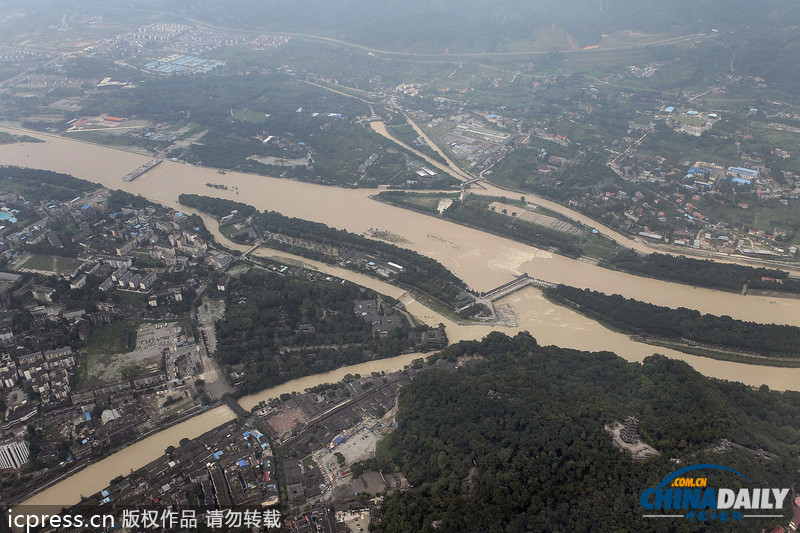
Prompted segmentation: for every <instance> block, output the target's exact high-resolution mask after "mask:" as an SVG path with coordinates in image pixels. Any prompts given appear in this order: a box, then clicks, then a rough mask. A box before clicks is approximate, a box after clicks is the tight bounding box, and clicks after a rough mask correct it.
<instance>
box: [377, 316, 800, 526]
mask: <svg viewBox="0 0 800 533" xmlns="http://www.w3.org/2000/svg"><path fill="white" fill-rule="evenodd" d="M461 356H481V357H482V358H484V360H483V361H481V362H479V363H477V364H475V365H474V366H472V367H467V368H462V369H460V370H457V371H454V372H447V371H443V370H433V371H430V372H426V373H422V374H420V375H419V376H418V377H416V378H415V380H414V382H413V383H412V384H411V385H410V386H408V387H406V388H405V389H404V390H403V392H402V394H401V396H400V407H399V412H398V415H397V422H398V429H397V430H396V431H395V432H394V433H392V434H391V435H390V436H389V437H388V438H387V439H386V440H385V441H384V442H383V443H382V444H381V445H380V446H379V450H378V454H379V462H380V463H381V464H386V462H385V461H387V460H388V461H391V463H390V464H391V465H392V466H394V467H397V468H399V469H400V470H402V472H403V473H404V474H405V475H406V477H407V478H408V481H409V483H411V485H412V486H413V487H414V488H413V489H411V490H409V491H407V492H405V493H402V494H398V495H395V496H392V497H389V498H388V499H387V501H386V502H385V505H384V506H383V510H384V516H383V522H382V525H381V530H383V531H387V532H415V533H417V532H420V531H432V530H433V528H432V526H431V523H432V522H435V521H438V524H437V527H436V531H636V532H641V531H700V530H706V529H705V528H701V529H698V525H697V524H696V523H695V524H694V526H692V525H691V524H690V522H689V521H688V520H683V519H681V520H659V521H652V520H650V521H647V520H646V519H643V518H642V514H644V511H643V509H642V508H641V506H640V503H639V497H640V494H641V492H642V491H643V490H644V489H645V488H647V487H655V486H656V485H657V483H658V482H659V481H660V480H661V479H662V478H664V477H665V476H666V475H668V474H669V473H672V472H673V471H675V470H676V469H677V468H678V466H677V465H676V464H675V463H674V462H671V461H670V459H671V458H676V459H680V460H681V461H682V463H681V466H686V465H690V464H702V463H716V464H721V465H725V466H728V467H730V468H733V469H736V470H738V471H739V472H742V473H743V474H744V475H746V476H747V477H749V478H750V479H751V480H752V481H753V486H761V487H766V486H771V487H788V486H790V485H791V484H792V482H793V481H795V479H796V472H797V470H798V466H800V462H799V461H798V459H797V453H796V450H797V442H800V440H798V439H800V431H799V430H798V428H800V410H798V409H797V405H798V402H799V401H800V394H797V393H778V392H772V391H769V390H767V389H766V387H764V388H762V389H760V390H753V389H751V388H749V387H746V386H744V385H741V384H733V383H727V382H719V381H715V380H712V379H708V378H705V377H703V376H702V375H700V374H699V373H697V372H695V371H694V370H692V369H691V368H690V367H689V366H688V365H687V364H686V363H683V362H679V361H674V360H670V359H667V358H665V357H662V356H653V357H650V358H648V359H647V360H646V361H645V362H644V364H638V363H628V362H626V361H624V360H623V359H621V358H619V357H617V356H615V355H613V354H611V353H608V352H601V353H586V352H579V351H574V350H566V349H561V348H557V347H552V346H551V347H541V346H538V345H537V343H536V341H535V339H533V338H532V337H531V336H530V335H529V334H526V333H521V334H518V335H517V336H516V337H514V338H509V337H507V336H505V335H503V334H500V333H496V332H495V333H491V334H490V335H489V336H488V337H486V338H485V339H484V340H483V341H480V342H478V341H470V342H461V343H459V344H456V345H453V346H451V347H449V348H447V349H445V350H444V351H443V352H441V354H440V355H439V357H442V358H445V359H449V360H456V359H457V358H459V357H461ZM628 416H635V417H637V418H638V419H639V420H640V421H641V424H640V432H641V433H642V435H643V437H644V440H645V442H647V443H648V444H650V445H652V446H654V447H655V448H656V449H657V450H659V451H660V452H661V455H660V456H657V457H653V458H651V459H649V460H647V461H633V460H632V459H631V458H630V456H629V455H627V452H622V451H620V450H619V449H617V448H615V447H614V446H613V445H612V440H611V436H610V435H609V433H607V432H606V430H605V429H604V426H605V424H608V423H611V422H613V421H615V420H619V421H622V420H624V419H625V418H626V417H628ZM720 439H728V440H729V441H731V442H733V443H735V444H734V445H733V446H730V447H729V449H728V450H727V451H724V452H722V453H715V452H714V451H713V450H712V447H713V446H715V445H717V444H719V443H720ZM758 450H763V451H766V452H768V453H769V454H774V455H769V456H768V457H769V458H770V459H763V458H762V459H758V458H757V456H756V451H758ZM473 466H474V467H476V468H473V470H472V473H473V478H472V485H473V486H472V488H471V489H469V488H468V484H467V483H466V482H464V480H465V479H466V478H467V476H468V475H469V474H470V468H471V467H473ZM712 483H713V484H715V486H718V487H719V486H730V487H738V486H739V485H737V484H736V480H735V479H733V478H727V477H723V476H718V475H717V474H711V475H709V484H712ZM726 484H727V485H726ZM784 514H787V513H784ZM781 522H784V521H783V520H781ZM784 523H785V522H784ZM726 525H727V526H728V527H730V524H726ZM737 525H739V526H741V527H742V530H747V531H758V530H760V529H761V528H762V527H765V526H767V525H770V523H769V522H759V521H758V520H754V519H748V522H747V524H737ZM722 526H723V524H721V523H715V524H710V525H709V527H708V530H721V529H724V528H723V527H722Z"/></svg>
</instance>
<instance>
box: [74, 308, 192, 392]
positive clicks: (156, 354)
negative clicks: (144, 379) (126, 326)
mask: <svg viewBox="0 0 800 533" xmlns="http://www.w3.org/2000/svg"><path fill="white" fill-rule="evenodd" d="M112 325H113V326H118V325H120V324H119V323H115V324H112ZM176 326H177V324H175V323H174V322H173V323H164V322H160V323H156V324H153V323H143V324H140V325H139V326H138V328H137V330H136V348H134V350H133V351H131V352H127V353H124V352H121V350H120V349H119V346H118V345H116V346H114V345H113V344H109V345H108V346H106V347H103V346H100V347H98V348H97V349H96V350H94V351H90V353H89V355H88V364H89V369H88V376H87V377H88V381H89V383H97V382H100V383H110V382H113V381H117V380H119V379H122V378H123V377H131V376H132V375H137V374H144V373H147V372H151V371H154V370H157V369H158V368H159V365H160V364H161V353H162V351H163V350H165V349H166V350H169V349H170V348H171V347H173V346H175V343H176V340H177V337H178V335H179V334H178V332H177V328H176ZM111 340H114V339H111ZM111 346H114V349H111ZM104 348H105V349H104ZM123 371H124V372H123ZM123 373H124V374H125V375H124V376H123Z"/></svg>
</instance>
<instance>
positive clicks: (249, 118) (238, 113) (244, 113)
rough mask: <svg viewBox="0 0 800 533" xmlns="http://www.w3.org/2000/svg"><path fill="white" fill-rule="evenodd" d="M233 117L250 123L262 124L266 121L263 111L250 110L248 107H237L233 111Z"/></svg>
mask: <svg viewBox="0 0 800 533" xmlns="http://www.w3.org/2000/svg"><path fill="white" fill-rule="evenodd" d="M233 119H234V120H241V121H242V122H250V123H252V124H263V123H264V122H266V121H267V117H266V115H265V114H264V113H260V112H258V111H251V110H249V109H237V110H234V111H233Z"/></svg>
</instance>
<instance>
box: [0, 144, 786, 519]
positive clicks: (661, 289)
mask: <svg viewBox="0 0 800 533" xmlns="http://www.w3.org/2000/svg"><path fill="white" fill-rule="evenodd" d="M25 133H27V134H30V133H29V132H25ZM41 138H43V139H45V140H46V142H45V143H36V144H29V143H17V144H8V145H2V146H0V164H6V165H19V166H27V167H34V168H43V169H48V170H54V171H58V172H65V173H68V174H72V175H74V176H76V177H79V178H83V179H88V180H91V181H95V182H98V183H101V184H103V185H105V186H106V187H109V188H118V189H123V190H126V191H128V192H131V193H133V194H141V195H142V196H145V197H147V198H149V199H151V200H154V201H157V202H160V203H162V204H165V205H167V206H170V207H175V208H177V209H184V210H185V208H182V207H181V206H179V205H178V203H177V197H178V195H179V194H180V193H183V192H186V193H196V194H202V195H208V196H219V197H223V198H229V199H231V200H237V201H242V202H245V203H248V204H251V205H254V206H255V207H257V208H259V209H262V210H263V209H272V210H276V211H280V212H281V213H283V214H285V215H288V216H296V217H300V218H304V219H308V220H314V221H318V222H323V223H326V224H328V225H331V226H334V227H337V228H344V229H347V230H349V231H352V232H355V233H363V232H366V231H367V230H369V229H372V228H374V229H379V230H386V231H390V232H392V233H394V234H397V235H399V236H401V237H402V238H403V239H405V240H406V241H407V242H406V243H403V244H402V246H404V247H408V248H411V249H413V250H416V251H417V252H419V253H421V254H424V255H427V256H429V257H432V258H434V259H436V260H438V261H440V262H441V263H442V264H444V265H445V266H447V267H448V268H450V269H451V270H452V271H453V272H454V273H456V274H457V275H458V276H460V277H461V278H462V279H464V281H466V282H467V283H468V284H469V285H470V287H472V288H473V289H475V290H479V291H487V290H490V289H492V288H494V287H496V286H498V285H500V284H503V283H505V282H507V281H509V280H510V279H511V278H512V276H516V275H519V274H521V273H523V272H526V273H528V274H529V275H531V276H534V277H538V278H542V279H545V280H548V281H553V282H557V283H566V284H569V285H573V286H577V287H588V288H592V289H595V290H600V291H603V292H606V293H619V294H622V295H624V296H626V297H631V298H636V299H638V300H642V301H647V302H652V303H656V304H659V305H668V306H671V307H680V306H684V307H690V308H694V309H697V310H699V311H701V312H705V313H713V314H718V315H730V316H732V317H734V318H740V319H744V320H753V321H759V322H774V323H782V324H793V325H800V299H789V298H772V297H761V296H751V295H748V296H741V295H738V294H731V293H725V292H720V291H713V290H708V289H696V288H692V287H689V286H685V285H680V284H675V283H667V282H663V281H658V280H653V279H647V278H639V277H636V276H631V275H628V274H624V273H620V272H613V271H609V270H606V269H603V268H600V267H597V266H594V265H591V264H588V263H584V262H581V261H577V260H572V259H568V258H565V257H562V256H558V255H554V254H551V253H548V252H544V251H542V250H538V249H536V248H532V247H530V246H526V245H523V244H520V243H516V242H513V241H510V240H508V239H503V238H500V237H496V236H492V235H488V234H485V233H483V232H480V231H476V230H472V229H469V228H464V227H462V226H459V225H456V224H452V223H450V222H447V221H445V220H442V219H438V218H434V217H429V216H426V215H422V214H419V213H414V212H410V211H406V210H402V209H399V208H395V207H392V206H388V205H385V204H382V203H380V202H376V201H374V200H371V199H370V198H369V196H370V195H371V194H375V193H376V192H377V191H374V190H363V189H339V188H331V187H322V186H318V185H311V184H307V183H301V182H293V181H288V180H281V179H275V178H268V177H263V176H254V175H249V174H241V173H235V172H227V173H226V174H225V175H222V174H219V173H218V172H217V171H216V170H214V169H208V168H202V167H195V166H192V165H188V164H183V163H175V162H171V161H165V162H164V163H162V164H161V165H159V166H158V167H156V168H154V169H152V170H151V171H149V172H147V173H146V174H145V175H143V176H141V177H140V178H138V179H136V180H135V181H133V182H129V183H126V182H123V181H122V176H124V175H125V174H126V173H127V172H129V171H131V170H133V169H134V168H136V167H138V166H139V165H141V164H143V163H145V162H147V161H148V160H149V159H150V158H149V157H147V156H142V155H137V154H132V153H129V152H124V151H120V150H116V149H112V148H107V147H101V146H97V145H92V144H88V143H83V142H78V141H73V140H69V139H65V138H60V137H52V136H41ZM206 183H224V184H225V185H227V186H228V187H229V190H227V191H223V190H219V189H213V188H210V187H207V186H205V184H206ZM206 220H207V221H208V223H207V225H208V227H209V229H210V230H212V231H213V232H214V233H216V234H217V236H218V238H220V239H222V237H221V235H219V232H218V231H216V226H215V224H213V223H212V221H210V220H209V219H208V218H206ZM226 244H227V245H229V246H232V243H230V242H229V241H228V242H227V243H226ZM255 253H257V254H260V255H261V254H263V255H269V256H275V257H288V258H289V259H292V260H300V261H302V262H305V263H306V264H308V265H310V266H311V267H313V268H317V269H319V270H323V271H326V272H329V273H331V274H333V275H336V276H339V277H341V278H344V279H348V280H351V281H354V282H355V283H358V284H360V285H363V286H367V287H369V288H372V289H374V290H377V291H379V292H382V293H384V294H387V295H389V296H393V297H395V298H400V299H401V301H403V302H404V303H405V304H406V306H407V308H408V310H409V312H411V313H412V314H414V315H415V316H416V317H417V318H419V319H420V320H423V321H424V322H426V323H428V324H431V325H436V324H438V323H444V324H445V325H446V326H447V333H448V337H449V338H450V340H451V341H458V340H464V339H477V338H481V337H482V336H484V335H485V334H486V333H488V332H489V331H492V330H493V329H500V330H502V331H505V332H507V333H509V334H513V333H515V332H516V331H521V330H528V331H530V332H531V333H532V334H533V335H534V336H535V337H536V338H537V339H538V340H539V342H540V343H541V344H557V345H559V346H564V347H568V348H576V349H582V350H594V351H597V350H609V351H613V352H615V353H617V354H619V355H620V356H622V357H624V358H625V359H627V360H629V361H641V360H642V359H643V358H644V357H647V356H648V355H650V354H652V353H653V352H655V351H658V352H659V353H663V354H665V355H668V356H670V357H674V358H678V359H682V360H685V361H687V362H689V363H690V364H691V365H692V366H693V367H695V368H696V369H697V370H699V371H700V372H702V373H704V374H706V375H708V376H713V377H719V378H723V379H731V380H736V381H742V382H744V383H747V384H750V385H754V386H759V385H761V384H767V385H769V386H770V387H771V388H773V389H779V390H784V389H791V390H800V369H782V368H774V367H765V366H757V365H742V364H737V363H729V362H724V361H716V360H712V359H707V358H700V357H694V356H690V355H686V354H683V353H680V352H676V351H673V350H667V349H661V348H659V349H655V348H654V347H651V346H647V345H645V344H641V343H637V342H634V341H632V340H631V339H630V338H629V337H628V336H626V335H623V334H620V333H616V332H613V331H610V330H608V329H606V328H604V327H603V326H601V325H599V324H598V323H597V322H594V321H592V320H590V319H588V318H585V317H583V316H582V315H579V314H577V313H575V312H574V311H572V310H569V309H566V308H563V307H560V306H556V305H554V304H552V303H550V302H548V301H547V300H546V299H544V297H543V296H542V294H541V292H539V291H538V290H536V289H534V288H532V287H528V288H526V289H523V290H521V291H519V292H517V293H514V294H512V295H510V296H507V297H506V298H504V299H503V300H500V301H498V302H496V303H497V304H498V305H500V306H503V308H504V309H505V310H506V311H507V313H509V314H511V315H512V316H513V317H514V318H515V320H516V323H517V325H516V326H515V327H498V328H493V327H490V326H487V325H466V326H465V325H458V324H455V323H453V322H452V321H450V320H449V319H447V318H445V317H443V316H441V315H439V314H438V313H436V312H434V311H432V310H431V309H428V308H426V307H424V306H422V305H421V304H419V303H418V302H416V301H415V300H413V299H412V298H411V297H410V296H409V295H407V294H405V293H403V291H402V290H400V289H397V288H396V287H393V286H391V285H388V284H386V283H383V282H380V281H378V280H375V279H373V278H370V277H367V276H364V275H361V274H357V273H354V272H350V271H347V270H343V269H339V268H337V267H331V266H330V265H325V264H322V263H315V262H313V261H309V260H306V259H302V258H296V257H290V254H285V253H283V252H276V251H268V250H264V249H259V250H257V251H256V252H255ZM415 357H419V355H413V354H412V355H406V356H401V357H399V358H393V359H384V360H380V361H372V362H368V363H364V364H363V365H356V366H355V367H350V368H345V369H339V370H337V371H334V372H331V373H327V374H322V375H315V376H309V377H307V378H302V379H300V380H296V381H294V382H291V383H287V384H284V385H283V386H281V387H276V388H274V389H269V390H266V391H262V392H261V393H259V394H256V395H253V396H249V397H247V398H244V399H242V401H241V403H242V405H243V406H244V407H245V408H249V407H251V406H252V405H255V404H257V403H258V402H259V401H261V400H263V399H268V398H270V397H274V396H276V395H279V394H281V393H283V392H291V391H302V390H304V389H305V388H307V387H311V386H314V385H316V384H319V383H324V382H327V381H336V380H338V379H340V378H341V376H343V375H344V374H345V373H348V372H349V373H361V374H366V373H370V372H373V371H381V370H386V371H390V370H394V369H398V368H402V366H404V365H405V364H408V362H410V361H411V359H413V358H415ZM230 417H232V413H231V412H230V411H229V410H227V409H226V408H220V409H215V410H212V411H209V412H207V413H204V414H202V415H200V416H198V417H195V418H194V419H192V420H189V421H187V422H185V423H184V424H181V425H178V426H175V427H172V428H169V429H167V430H165V431H163V432H161V433H158V434H156V435H154V436H151V437H149V438H147V439H145V440H144V441H142V442H140V443H137V444H134V445H133V446H131V447H130V448H128V449H126V450H123V451H122V452H119V453H117V454H115V455H114V456H112V457H110V458H108V459H106V460H104V461H101V462H99V463H97V464H95V465H92V466H91V467H89V468H87V469H85V470H83V471H82V472H81V473H79V474H76V475H75V476H72V477H70V478H69V479H67V480H65V481H63V482H61V483H59V484H57V485H55V486H54V487H52V488H50V489H48V490H46V491H44V492H42V493H40V494H39V495H37V496H35V497H33V498H32V499H31V500H29V502H26V503H41V502H47V503H54V502H55V503H60V504H68V503H74V502H75V501H77V499H78V498H79V496H80V494H85V495H88V494H91V493H93V492H95V491H97V490H99V489H100V488H102V487H104V486H105V485H107V483H108V481H109V480H110V479H112V478H113V477H115V476H117V475H120V474H127V473H128V472H129V471H130V469H131V468H133V469H135V468H138V467H139V466H142V465H143V464H146V463H147V462H149V461H151V460H153V459H154V458H156V457H157V456H158V455H160V454H161V453H163V450H164V449H165V448H166V447H167V446H169V445H175V444H177V441H179V440H180V438H182V437H193V436H196V435H198V434H199V433H201V432H202V431H204V430H207V429H208V428H211V427H213V426H215V425H218V424H220V423H222V422H223V421H225V420H228V419H230Z"/></svg>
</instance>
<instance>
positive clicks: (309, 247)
mask: <svg viewBox="0 0 800 533" xmlns="http://www.w3.org/2000/svg"><path fill="white" fill-rule="evenodd" d="M178 201H179V202H180V203H181V204H183V205H185V206H187V207H192V208H194V209H198V210H200V211H204V212H206V213H209V214H211V215H212V216H215V217H218V218H219V220H220V223H221V227H220V230H221V231H222V232H223V233H224V234H226V235H228V236H229V238H231V239H232V240H234V241H237V242H240V243H254V242H256V241H257V240H259V241H260V242H263V243H264V244H265V245H267V246H269V247H272V248H276V249H278V250H283V251H286V252H290V253H294V254H297V255H300V256H303V257H307V258H309V259H314V260H316V261H322V262H325V263H329V264H340V265H342V266H344V267H345V268H348V269H350V270H356V271H359V272H363V273H365V274H368V275H370V276H373V277H377V278H379V279H389V280H391V281H392V283H393V284H395V285H398V286H400V287H403V288H406V289H410V290H413V291H414V292H415V293H416V294H417V295H418V296H421V297H422V298H423V299H425V300H427V301H428V302H430V303H433V304H434V305H435V306H436V307H438V308H442V307H443V308H445V309H447V310H449V311H450V312H452V311H453V309H457V308H459V307H463V306H464V305H465V304H468V303H469V302H470V301H471V299H472V298H473V296H472V295H471V294H470V293H469V292H468V288H467V285H466V283H464V282H463V281H462V280H461V279H460V278H458V277H457V276H456V275H455V274H453V273H452V272H451V271H450V270H448V269H447V268H445V267H444V266H443V265H442V264H441V263H439V262H438V261H435V260H433V259H430V258H428V257H425V256H424V255H421V254H418V253H417V252H414V251H412V250H408V249H405V248H401V247H399V246H395V245H393V244H389V243H385V242H381V241H376V240H373V239H368V238H366V237H363V236H361V235H356V234H354V233H350V232H348V231H345V230H337V229H335V228H331V227H329V226H326V225H325V224H321V223H318V222H310V221H307V220H303V219H299V218H293V217H287V216H284V215H282V214H280V213H277V212H275V211H264V212H259V211H257V210H256V209H255V208H254V207H252V206H249V205H247V204H243V203H241V202H235V201H231V200H225V199H220V198H211V197H208V196H200V195H196V194H181V195H180V196H179V197H178ZM234 211H236V212H235V213H234ZM234 224H235V225H236V226H239V229H236V226H235V225H234ZM437 304H438V305H437Z"/></svg>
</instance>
